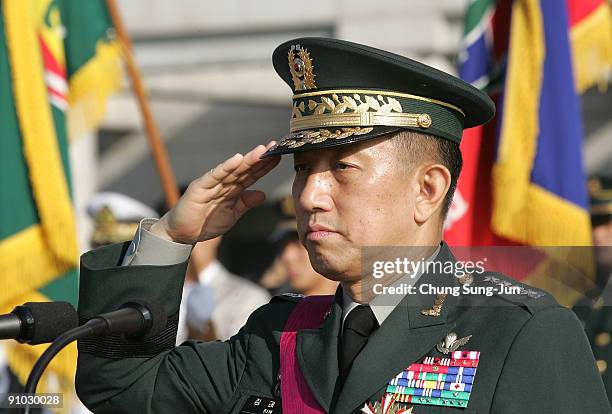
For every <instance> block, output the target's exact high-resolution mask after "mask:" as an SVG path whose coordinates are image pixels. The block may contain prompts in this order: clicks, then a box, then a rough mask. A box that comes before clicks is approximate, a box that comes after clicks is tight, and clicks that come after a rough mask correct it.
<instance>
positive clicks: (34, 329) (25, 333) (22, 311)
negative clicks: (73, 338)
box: [0, 302, 79, 345]
mask: <svg viewBox="0 0 612 414" xmlns="http://www.w3.org/2000/svg"><path fill="white" fill-rule="evenodd" d="M78 325H79V317H78V315H77V311H76V310H75V309H74V307H73V306H72V305H71V304H70V303H68V302H28V303H24V304H23V305H20V306H17V307H15V309H13V310H12V311H11V313H7V314H5V315H0V340H1V339H15V340H17V341H18V342H21V343H27V344H30V345H38V344H44V343H47V342H52V341H53V340H54V339H55V338H57V337H58V336H59V335H61V334H63V333H64V332H66V331H68V330H70V329H73V328H76V327H77V326H78Z"/></svg>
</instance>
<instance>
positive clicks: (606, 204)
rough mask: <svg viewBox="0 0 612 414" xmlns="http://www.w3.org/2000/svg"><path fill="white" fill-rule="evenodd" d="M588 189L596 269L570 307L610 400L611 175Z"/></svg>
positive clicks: (599, 178)
mask: <svg viewBox="0 0 612 414" xmlns="http://www.w3.org/2000/svg"><path fill="white" fill-rule="evenodd" d="M589 191H590V195H591V222H592V225H593V245H594V246H595V257H596V260H597V267H596V269H597V272H596V278H595V287H594V288H593V289H592V291H591V292H588V293H587V295H586V297H585V298H584V299H583V300H581V301H579V302H578V303H577V304H576V306H574V311H575V312H576V315H578V318H579V319H580V320H581V321H582V324H583V325H584V330H585V332H586V335H587V337H588V338H589V342H590V343H591V347H592V349H593V354H594V355H595V359H596V360H597V368H598V369H599V373H600V374H601V377H602V379H603V382H604V385H605V387H606V392H607V393H608V399H609V400H611V401H612V366H610V364H612V343H611V340H610V339H611V334H612V308H611V307H610V306H611V305H612V284H611V283H610V276H612V178H607V177H593V178H591V179H590V180H589Z"/></svg>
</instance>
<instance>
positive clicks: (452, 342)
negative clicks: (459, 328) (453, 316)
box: [436, 332, 472, 354]
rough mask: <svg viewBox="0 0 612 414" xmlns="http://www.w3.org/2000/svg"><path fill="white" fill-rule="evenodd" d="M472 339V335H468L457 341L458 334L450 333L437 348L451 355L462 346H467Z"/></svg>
mask: <svg viewBox="0 0 612 414" xmlns="http://www.w3.org/2000/svg"><path fill="white" fill-rule="evenodd" d="M471 337H472V335H468V336H466V337H463V338H461V339H457V334H456V333H455V332H449V333H448V334H446V337H445V338H444V339H443V340H442V341H440V343H439V344H438V345H436V348H437V349H438V351H440V352H442V353H443V354H450V353H451V352H453V351H456V350H457V348H459V347H460V346H462V345H465V344H467V343H468V341H469V340H470V338H471Z"/></svg>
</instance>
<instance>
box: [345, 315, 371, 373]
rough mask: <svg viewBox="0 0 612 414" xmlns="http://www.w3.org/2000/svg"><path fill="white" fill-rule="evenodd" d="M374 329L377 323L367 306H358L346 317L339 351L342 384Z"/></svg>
mask: <svg viewBox="0 0 612 414" xmlns="http://www.w3.org/2000/svg"><path fill="white" fill-rule="evenodd" d="M376 328H378V322H377V321H376V318H375V317H374V312H372V309H371V308H370V306H368V305H359V306H357V307H356V308H355V309H353V310H352V311H350V312H349V314H348V315H347V316H346V319H345V320H344V327H343V329H342V348H341V350H340V379H341V382H342V383H344V380H346V377H347V375H348V372H349V370H350V369H351V365H353V361H354V360H355V358H356V357H357V355H358V354H359V352H361V350H362V349H363V347H364V346H365V344H366V342H368V337H369V336H370V334H371V333H372V332H374V330H375V329H376Z"/></svg>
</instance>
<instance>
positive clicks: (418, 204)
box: [414, 164, 451, 224]
mask: <svg viewBox="0 0 612 414" xmlns="http://www.w3.org/2000/svg"><path fill="white" fill-rule="evenodd" d="M415 178H416V179H417V184H418V188H417V190H418V194H417V197H416V199H415V203H414V220H415V222H417V223H418V224H422V223H425V222H426V221H427V220H429V219H430V218H431V217H432V216H434V215H436V216H439V214H438V213H439V212H440V210H441V209H442V206H443V204H444V197H445V196H446V193H447V192H448V189H449V187H450V184H451V175H450V172H449V171H448V168H446V167H445V166H443V165H441V164H430V165H423V166H422V167H419V168H418V169H417V171H416V177H415Z"/></svg>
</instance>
